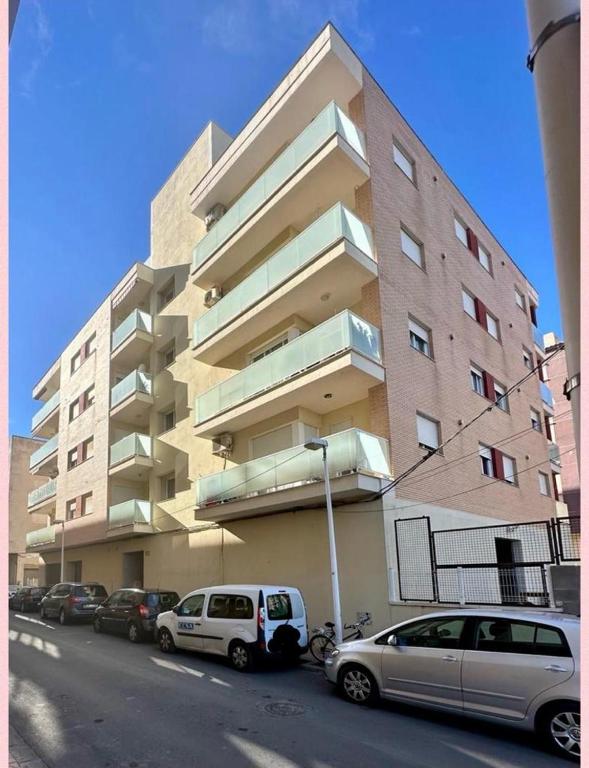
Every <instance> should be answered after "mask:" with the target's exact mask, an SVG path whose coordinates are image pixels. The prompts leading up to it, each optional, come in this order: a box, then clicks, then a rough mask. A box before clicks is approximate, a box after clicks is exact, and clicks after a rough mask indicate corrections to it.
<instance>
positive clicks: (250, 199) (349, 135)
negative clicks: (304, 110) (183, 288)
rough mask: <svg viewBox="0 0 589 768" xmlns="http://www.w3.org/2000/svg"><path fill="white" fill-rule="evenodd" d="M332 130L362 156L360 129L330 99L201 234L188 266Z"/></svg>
mask: <svg viewBox="0 0 589 768" xmlns="http://www.w3.org/2000/svg"><path fill="white" fill-rule="evenodd" d="M336 133H337V134H339V135H340V136H341V137H342V138H344V139H345V140H346V141H347V142H348V144H349V145H350V146H351V147H353V148H354V149H355V150H356V152H357V153H358V154H359V155H360V156H361V157H362V158H364V159H366V148H365V142H364V136H363V134H362V132H361V131H360V130H358V128H356V126H355V125H354V123H353V122H352V121H351V120H350V119H349V118H348V117H347V116H346V115H345V114H344V113H343V112H342V111H341V109H340V108H339V107H338V106H337V105H336V104H335V102H331V103H330V104H328V105H327V106H326V107H325V109H323V110H322V111H321V112H320V113H319V114H318V115H317V117H316V118H315V119H314V120H313V121H312V122H311V123H309V125H308V126H307V127H306V128H305V129H304V130H303V131H302V132H301V133H300V134H299V135H298V136H297V138H296V139H295V140H294V141H293V142H292V143H291V144H290V145H289V146H288V147H287V148H286V149H285V150H284V152H282V153H281V154H280V155H279V156H278V157H277V158H276V160H274V162H273V163H272V164H271V165H270V166H269V167H268V168H267V169H266V171H264V173H263V174H262V175H261V176H260V177H259V178H258V179H257V180H256V181H255V182H254V183H253V184H252V185H251V187H249V188H248V189H247V190H246V191H245V192H244V193H243V195H241V197H239V198H238V199H237V200H236V202H235V203H234V204H233V205H232V206H231V208H230V209H229V210H228V211H227V213H226V214H225V215H224V216H223V217H222V218H221V219H220V220H219V221H218V222H217V223H216V224H215V225H214V226H213V228H212V229H211V230H210V231H209V232H207V234H206V235H205V236H204V237H203V238H202V240H201V241H200V242H199V243H198V245H197V246H196V247H195V249H194V251H193V257H192V270H193V271H194V270H196V269H197V268H198V267H199V266H200V265H201V264H203V263H204V262H205V261H206V260H207V259H208V258H209V257H210V256H211V255H212V254H213V253H214V252H215V251H216V250H217V249H218V248H220V247H221V246H222V245H223V243H225V242H226V241H227V240H228V239H229V238H230V237H231V236H232V235H233V234H234V232H236V230H237V229H238V228H239V227H240V226H241V225H242V224H243V223H244V222H245V221H246V220H247V219H249V218H250V216H252V214H253V213H255V211H256V210H257V209H258V208H260V206H262V205H263V204H264V203H265V202H266V201H267V200H268V199H269V198H270V197H271V196H272V195H273V194H274V193H275V192H276V191H277V190H278V189H279V188H280V187H281V186H282V185H283V184H284V183H285V182H286V181H287V180H288V179H289V178H290V177H291V176H292V175H293V174H294V173H295V172H296V171H297V170H298V169H299V167H300V166H302V165H303V164H304V163H305V162H306V161H307V160H309V158H311V157H312V156H313V155H314V154H315V153H316V152H318V151H319V149H321V147H322V146H323V145H324V144H326V143H327V141H328V140H329V139H330V138H331V137H332V136H333V135H335V134H336Z"/></svg>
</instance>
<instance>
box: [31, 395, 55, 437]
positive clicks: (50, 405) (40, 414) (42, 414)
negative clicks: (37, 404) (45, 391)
mask: <svg viewBox="0 0 589 768" xmlns="http://www.w3.org/2000/svg"><path fill="white" fill-rule="evenodd" d="M58 406H59V390H57V392H56V393H55V394H54V395H51V397H50V398H49V400H47V402H45V403H43V405H42V406H41V408H39V410H38V411H37V413H36V414H35V415H34V416H33V419H32V422H31V425H32V429H36V428H37V427H38V426H39V424H41V422H43V421H44V420H45V419H46V418H47V416H49V414H50V413H51V412H52V411H54V410H55V409H56V408H57V407H58Z"/></svg>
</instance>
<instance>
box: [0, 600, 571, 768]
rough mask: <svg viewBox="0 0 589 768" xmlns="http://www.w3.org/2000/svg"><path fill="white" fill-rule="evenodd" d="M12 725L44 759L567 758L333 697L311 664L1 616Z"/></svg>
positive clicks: (321, 767)
mask: <svg viewBox="0 0 589 768" xmlns="http://www.w3.org/2000/svg"><path fill="white" fill-rule="evenodd" d="M9 636H10V717H11V725H13V726H14V728H16V730H17V731H18V733H19V734H20V735H21V736H22V737H23V738H24V739H25V741H26V742H27V743H28V744H30V745H31V746H32V747H33V748H34V749H35V751H36V752H37V753H38V754H39V756H40V757H41V758H42V759H43V760H44V761H45V762H46V763H47V765H48V766H50V768H53V767H54V766H55V768H156V767H157V768H168V767H169V768H172V767H173V768H196V767H197V766H198V767H199V768H227V766H231V768H242V766H243V767H245V766H248V768H249V767H250V766H255V768H347V767H348V766H350V768H375V767H376V766H379V768H382V766H387V767H388V766H394V768H434V766H435V768H440V767H441V766H452V768H516V767H517V768H520V767H522V766H533V768H544V767H546V768H560V767H561V766H562V768H564V766H570V765H571V764H570V763H568V762H566V761H562V760H560V759H559V758H556V757H553V756H552V755H549V754H546V753H544V752H543V751H542V750H541V749H540V748H539V747H538V746H536V745H535V743H534V741H533V739H532V737H531V736H530V735H528V734H525V733H519V732H517V731H512V730H510V729H504V728H500V727H496V726H491V725H487V724H481V723H478V722H475V721H471V720H468V719H466V718H459V717H453V716H452V717H450V716H446V715H439V714H434V713H424V712H423V711H419V710H416V709H412V708H409V707H400V706H396V705H391V704H388V703H387V704H384V705H382V706H381V707H379V708H377V709H372V710H369V709H364V708H362V707H358V706H355V705H353V704H348V703H347V702H345V701H342V700H340V699H339V698H338V697H337V695H336V694H335V693H334V692H333V690H332V688H331V686H330V685H329V684H328V683H327V682H326V681H325V680H324V678H323V673H322V672H321V671H320V670H319V669H317V668H316V667H314V666H313V665H311V664H303V665H301V666H300V667H298V668H297V669H282V668H268V669H264V670H262V671H259V672H255V673H253V674H241V673H239V672H234V671H233V670H232V669H230V668H229V667H228V666H227V665H226V664H225V663H224V662H223V661H222V660H217V659H215V658H213V657H210V656H209V657H206V656H201V655H198V654H189V653H181V652H180V653H177V654H175V655H171V656H170V655H168V656H166V655H163V654H162V653H161V652H160V651H159V649H158V648H157V647H156V646H155V645H152V644H150V643H145V644H141V645H133V644H131V643H130V642H129V641H128V640H127V639H126V638H121V637H117V636H112V635H102V634H101V635H96V634H94V632H93V630H92V627H91V626H89V625H81V626H79V625H78V626H66V627H60V626H59V625H58V624H57V623H54V622H41V621H40V620H39V618H38V615H37V614H26V615H24V616H23V615H22V614H19V613H12V614H11V617H10V629H9Z"/></svg>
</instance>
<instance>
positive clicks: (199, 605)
mask: <svg viewBox="0 0 589 768" xmlns="http://www.w3.org/2000/svg"><path fill="white" fill-rule="evenodd" d="M204 604H205V596H204V595H191V597H187V598H186V600H184V602H183V603H182V604H181V605H180V607H179V608H178V616H194V618H195V619H197V618H199V617H200V616H202V609H203V606H204Z"/></svg>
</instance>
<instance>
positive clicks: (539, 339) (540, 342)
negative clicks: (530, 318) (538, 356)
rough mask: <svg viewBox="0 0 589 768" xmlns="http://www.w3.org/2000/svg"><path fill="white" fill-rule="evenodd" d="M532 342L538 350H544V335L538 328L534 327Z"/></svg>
mask: <svg viewBox="0 0 589 768" xmlns="http://www.w3.org/2000/svg"><path fill="white" fill-rule="evenodd" d="M534 342H535V344H536V346H538V347H540V349H542V350H543V349H544V334H543V333H542V331H541V330H540V329H539V328H536V326H534Z"/></svg>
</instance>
